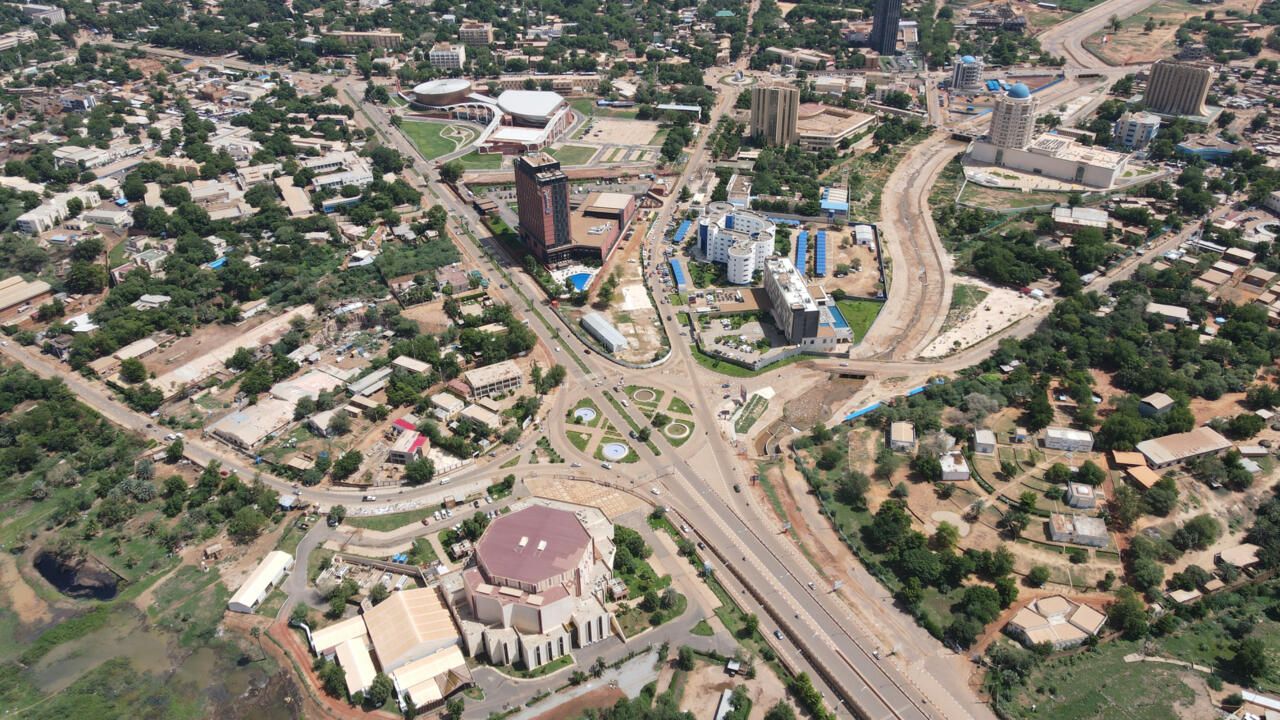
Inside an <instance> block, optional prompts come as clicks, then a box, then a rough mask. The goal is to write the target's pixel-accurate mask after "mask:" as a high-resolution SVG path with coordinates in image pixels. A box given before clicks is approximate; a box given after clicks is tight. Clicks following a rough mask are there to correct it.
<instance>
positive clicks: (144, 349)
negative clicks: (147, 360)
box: [111, 338, 160, 360]
mask: <svg viewBox="0 0 1280 720" xmlns="http://www.w3.org/2000/svg"><path fill="white" fill-rule="evenodd" d="M158 347H160V346H159V345H157V344H156V341H155V340H152V339H151V338H142V339H141V340H138V341H136V342H131V343H129V344H128V345H125V346H124V347H122V348H120V349H119V350H117V351H115V352H113V353H111V354H112V355H113V356H114V357H115V358H116V359H117V360H128V359H130V358H136V357H142V356H143V355H146V354H147V353H149V352H151V351H152V350H155V349H156V348H158Z"/></svg>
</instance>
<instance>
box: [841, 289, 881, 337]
mask: <svg viewBox="0 0 1280 720" xmlns="http://www.w3.org/2000/svg"><path fill="white" fill-rule="evenodd" d="M836 306H837V307H839V308H840V314H841V315H844V319H845V322H847V323H849V329H850V330H852V331H853V341H854V342H855V343H856V342H858V341H860V340H862V338H863V337H865V336H866V334H867V330H869V329H871V324H872V323H874V322H875V321H876V316H878V315H879V314H880V309H881V308H883V307H884V303H882V302H879V301H876V300H840V301H839V302H837V303H836Z"/></svg>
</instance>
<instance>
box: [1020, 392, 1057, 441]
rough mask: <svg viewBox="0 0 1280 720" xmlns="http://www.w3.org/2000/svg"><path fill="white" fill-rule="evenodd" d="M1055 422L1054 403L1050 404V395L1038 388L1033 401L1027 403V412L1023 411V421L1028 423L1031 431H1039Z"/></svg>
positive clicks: (1032, 398) (1025, 423)
mask: <svg viewBox="0 0 1280 720" xmlns="http://www.w3.org/2000/svg"><path fill="white" fill-rule="evenodd" d="M1052 422H1053V405H1051V404H1049V396H1048V395H1047V394H1046V393H1045V391H1044V390H1043V389H1038V390H1036V391H1035V392H1033V393H1032V396H1031V401H1030V402H1029V403H1027V409H1026V412H1024V413H1023V416H1022V423H1023V424H1024V425H1026V427H1027V430H1028V431H1030V432H1033V433H1034V432H1039V431H1041V430H1043V429H1045V428H1047V427H1049V423H1052Z"/></svg>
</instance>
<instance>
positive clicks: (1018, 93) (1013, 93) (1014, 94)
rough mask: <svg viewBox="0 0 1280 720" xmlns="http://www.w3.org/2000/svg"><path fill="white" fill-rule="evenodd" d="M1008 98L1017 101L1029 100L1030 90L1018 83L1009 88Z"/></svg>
mask: <svg viewBox="0 0 1280 720" xmlns="http://www.w3.org/2000/svg"><path fill="white" fill-rule="evenodd" d="M1009 97H1011V98H1017V99H1019V100H1022V99H1025V98H1029V97H1031V88H1029V87H1027V86H1026V85H1023V84H1022V83H1018V84H1016V85H1014V86H1013V87H1011V88H1009Z"/></svg>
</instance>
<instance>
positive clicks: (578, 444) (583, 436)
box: [564, 430, 591, 452]
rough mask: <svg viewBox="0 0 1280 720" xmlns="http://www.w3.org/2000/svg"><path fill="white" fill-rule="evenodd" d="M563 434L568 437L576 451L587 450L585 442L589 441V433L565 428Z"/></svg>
mask: <svg viewBox="0 0 1280 720" xmlns="http://www.w3.org/2000/svg"><path fill="white" fill-rule="evenodd" d="M564 434H565V436H566V437H568V438H569V442H571V443H573V446H574V447H575V448H577V449H578V452H586V451H587V444H588V443H590V442H591V436H590V435H588V434H587V433H581V432H577V431H575V430H565V431H564Z"/></svg>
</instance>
